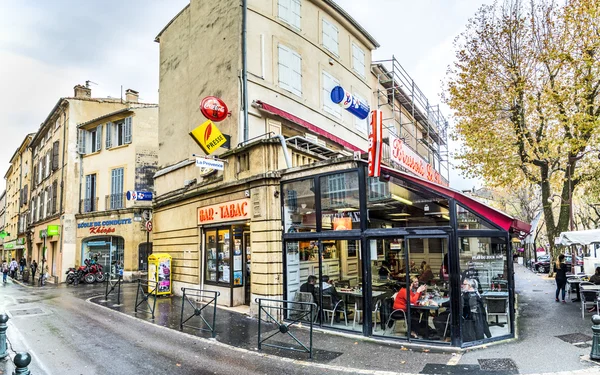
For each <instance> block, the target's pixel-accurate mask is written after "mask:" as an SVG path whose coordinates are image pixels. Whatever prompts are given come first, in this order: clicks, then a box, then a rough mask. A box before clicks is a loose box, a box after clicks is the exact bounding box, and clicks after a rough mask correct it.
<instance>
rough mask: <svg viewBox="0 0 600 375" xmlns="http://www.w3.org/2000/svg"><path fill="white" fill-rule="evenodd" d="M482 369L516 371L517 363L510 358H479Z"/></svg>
mask: <svg viewBox="0 0 600 375" xmlns="http://www.w3.org/2000/svg"><path fill="white" fill-rule="evenodd" d="M478 361H479V366H481V369H482V370H483V371H516V370H518V368H517V364H516V363H515V362H514V361H513V360H512V359H510V358H488V359H479V360H478Z"/></svg>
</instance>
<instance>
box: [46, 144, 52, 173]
mask: <svg viewBox="0 0 600 375" xmlns="http://www.w3.org/2000/svg"><path fill="white" fill-rule="evenodd" d="M51 155H52V150H48V152H47V153H46V174H45V175H44V178H46V177H48V176H50V166H51V164H50V157H51Z"/></svg>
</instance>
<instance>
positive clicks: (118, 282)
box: [104, 272, 123, 305]
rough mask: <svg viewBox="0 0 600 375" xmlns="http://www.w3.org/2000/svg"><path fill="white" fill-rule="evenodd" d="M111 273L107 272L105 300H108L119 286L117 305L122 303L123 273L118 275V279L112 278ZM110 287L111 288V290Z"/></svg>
mask: <svg viewBox="0 0 600 375" xmlns="http://www.w3.org/2000/svg"><path fill="white" fill-rule="evenodd" d="M110 275H111V273H110V272H108V273H107V274H106V292H105V293H104V300H105V301H108V296H109V295H110V294H111V293H112V292H113V291H114V290H115V288H117V305H120V304H121V284H122V283H123V275H121V274H119V275H117V279H116V280H111V279H110ZM109 287H110V290H109Z"/></svg>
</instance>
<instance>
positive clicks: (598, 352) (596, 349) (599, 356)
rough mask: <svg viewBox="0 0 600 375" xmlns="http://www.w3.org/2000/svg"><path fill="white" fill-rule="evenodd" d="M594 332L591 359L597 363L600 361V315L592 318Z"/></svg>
mask: <svg viewBox="0 0 600 375" xmlns="http://www.w3.org/2000/svg"><path fill="white" fill-rule="evenodd" d="M592 323H594V325H593V326H592V332H594V340H593V341H592V352H591V353H590V358H591V359H593V360H595V361H597V360H600V315H598V314H596V315H594V316H592Z"/></svg>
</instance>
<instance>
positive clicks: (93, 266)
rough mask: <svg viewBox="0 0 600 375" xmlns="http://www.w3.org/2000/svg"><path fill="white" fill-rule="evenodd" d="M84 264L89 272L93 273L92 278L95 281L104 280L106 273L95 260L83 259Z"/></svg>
mask: <svg viewBox="0 0 600 375" xmlns="http://www.w3.org/2000/svg"><path fill="white" fill-rule="evenodd" d="M85 264H86V265H87V266H88V268H89V270H90V273H91V274H93V275H94V279H95V280H96V282H97V283H101V282H104V281H105V280H106V274H105V273H104V272H102V265H101V264H100V263H96V262H95V260H91V261H90V260H88V259H86V260H85Z"/></svg>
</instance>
